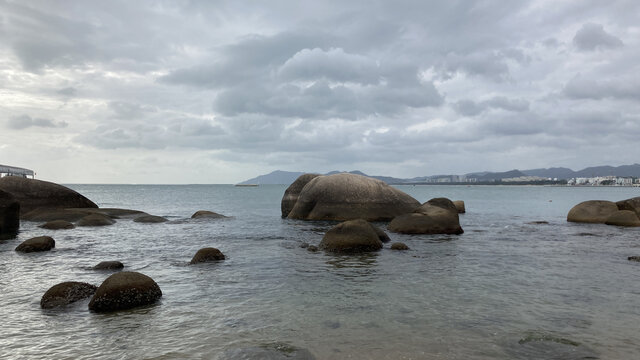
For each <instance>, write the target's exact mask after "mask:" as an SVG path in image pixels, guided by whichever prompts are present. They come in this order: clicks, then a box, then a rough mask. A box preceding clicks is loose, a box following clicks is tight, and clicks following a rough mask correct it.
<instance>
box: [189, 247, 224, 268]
mask: <svg viewBox="0 0 640 360" xmlns="http://www.w3.org/2000/svg"><path fill="white" fill-rule="evenodd" d="M224 259H225V256H224V254H223V253H222V252H221V251H220V250H218V249H216V248H212V247H208V248H203V249H200V250H198V252H196V254H195V255H194V256H193V259H191V262H190V264H197V263H201V262H209V261H218V260H224Z"/></svg>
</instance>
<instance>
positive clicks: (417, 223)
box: [387, 198, 464, 235]
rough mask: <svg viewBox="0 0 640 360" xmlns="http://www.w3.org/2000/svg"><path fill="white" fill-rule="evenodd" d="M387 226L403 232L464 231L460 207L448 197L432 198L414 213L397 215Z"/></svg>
mask: <svg viewBox="0 0 640 360" xmlns="http://www.w3.org/2000/svg"><path fill="white" fill-rule="evenodd" d="M387 228H388V229H389V231H393V232H396V233H401V234H455V235H459V234H462V233H464V231H463V230H462V227H461V226H460V217H459V216H458V209H457V208H456V206H455V205H454V204H453V202H452V201H451V200H449V199H447V198H435V199H431V200H429V201H427V202H426V203H424V204H422V205H421V206H420V207H419V208H418V209H416V210H415V211H414V212H413V213H410V214H403V215H400V216H397V217H396V218H394V219H393V220H392V221H391V222H390V223H389V226H388V227H387Z"/></svg>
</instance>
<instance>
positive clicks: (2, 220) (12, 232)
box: [0, 190, 20, 240]
mask: <svg viewBox="0 0 640 360" xmlns="http://www.w3.org/2000/svg"><path fill="white" fill-rule="evenodd" d="M19 229H20V203H19V202H18V201H17V200H16V198H15V197H14V196H13V195H11V194H10V193H8V192H6V191H2V190H0V240H1V239H10V238H14V237H15V236H16V235H17V234H18V230H19Z"/></svg>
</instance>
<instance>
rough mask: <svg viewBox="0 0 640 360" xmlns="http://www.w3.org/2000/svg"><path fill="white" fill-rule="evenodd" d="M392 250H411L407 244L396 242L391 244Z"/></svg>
mask: <svg viewBox="0 0 640 360" xmlns="http://www.w3.org/2000/svg"><path fill="white" fill-rule="evenodd" d="M391 250H409V247H408V246H407V244H405V243H401V242H395V243H393V244H391Z"/></svg>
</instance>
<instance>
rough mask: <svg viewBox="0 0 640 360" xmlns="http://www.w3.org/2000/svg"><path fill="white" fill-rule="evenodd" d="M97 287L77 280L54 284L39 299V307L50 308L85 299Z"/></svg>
mask: <svg viewBox="0 0 640 360" xmlns="http://www.w3.org/2000/svg"><path fill="white" fill-rule="evenodd" d="M96 289H98V287H97V286H95V285H91V284H87V283H83V282H77V281H67V282H63V283H60V284H57V285H54V286H53V287H51V288H50V289H49V290H47V292H46V293H44V295H43V296H42V299H40V307H41V308H43V309H51V308H54V307H58V306H64V305H68V304H71V303H73V302H76V301H78V300H82V299H86V298H88V297H90V296H91V295H93V294H94V293H95V292H96Z"/></svg>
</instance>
